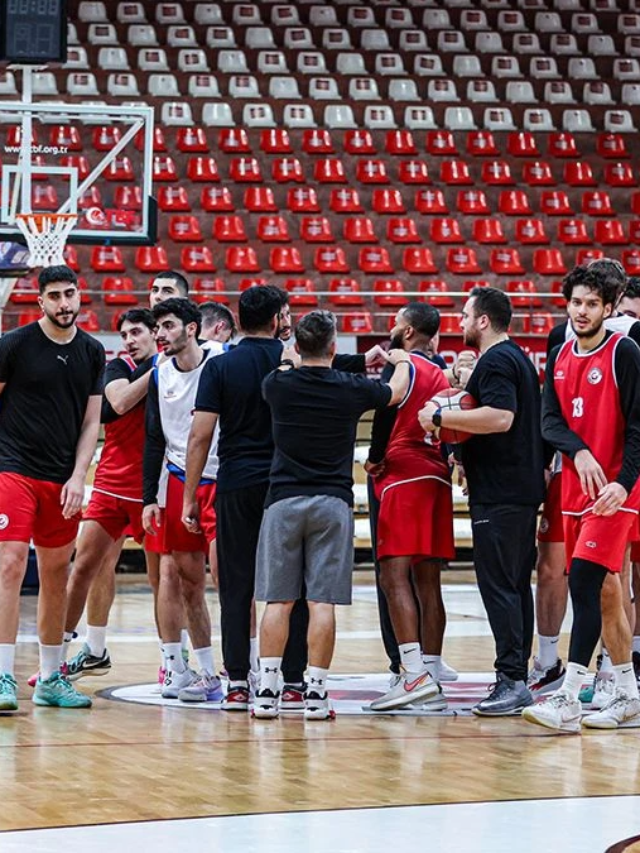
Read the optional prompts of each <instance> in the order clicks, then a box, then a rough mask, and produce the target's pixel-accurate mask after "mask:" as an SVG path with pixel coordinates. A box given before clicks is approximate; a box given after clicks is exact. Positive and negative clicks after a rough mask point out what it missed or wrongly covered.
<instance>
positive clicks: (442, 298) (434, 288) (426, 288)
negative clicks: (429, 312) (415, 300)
mask: <svg viewBox="0 0 640 853" xmlns="http://www.w3.org/2000/svg"><path fill="white" fill-rule="evenodd" d="M418 290H419V291H420V293H422V294H423V295H422V296H421V297H420V298H421V300H422V301H423V302H428V303H429V304H430V305H433V306H434V307H436V308H453V307H454V305H455V304H456V302H455V299H454V298H453V296H450V295H449V286H448V285H447V282H446V281H441V280H438V281H436V280H435V279H425V280H424V281H421V282H420V284H419V285H418Z"/></svg>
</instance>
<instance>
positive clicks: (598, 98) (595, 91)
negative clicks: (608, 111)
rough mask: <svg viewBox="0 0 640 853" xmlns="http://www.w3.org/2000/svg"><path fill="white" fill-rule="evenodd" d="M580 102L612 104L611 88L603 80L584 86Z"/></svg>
mask: <svg viewBox="0 0 640 853" xmlns="http://www.w3.org/2000/svg"><path fill="white" fill-rule="evenodd" d="M582 100H583V101H584V102H585V104H613V103H615V101H614V100H613V98H612V97H611V87H610V86H609V84H608V83H605V82H604V81H603V80H594V81H590V82H588V83H585V84H584V88H583V90H582Z"/></svg>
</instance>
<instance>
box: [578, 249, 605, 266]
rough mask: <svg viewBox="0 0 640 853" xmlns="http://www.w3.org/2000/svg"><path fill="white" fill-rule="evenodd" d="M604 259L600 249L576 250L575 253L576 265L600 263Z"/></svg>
mask: <svg viewBox="0 0 640 853" xmlns="http://www.w3.org/2000/svg"><path fill="white" fill-rule="evenodd" d="M602 258H604V252H603V250H602V249H578V251H577V252H576V265H577V266H584V265H585V264H590V263H591V261H600V260H602Z"/></svg>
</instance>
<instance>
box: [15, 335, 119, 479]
mask: <svg viewBox="0 0 640 853" xmlns="http://www.w3.org/2000/svg"><path fill="white" fill-rule="evenodd" d="M104 363H105V355H104V349H103V347H102V344H101V343H99V341H97V340H96V339H95V338H92V337H91V335H88V334H87V333H86V332H83V331H82V329H78V330H77V331H76V335H75V337H74V338H73V340H72V341H71V342H70V343H68V344H56V343H54V342H53V341H52V340H50V339H49V338H48V337H47V336H46V335H45V333H44V332H43V331H42V329H41V328H40V324H39V323H30V324H29V325H28V326H23V327H22V328H21V329H15V330H14V331H12V332H9V333H8V334H6V335H4V336H3V337H2V339H0V382H2V383H6V387H5V389H4V391H3V392H2V396H1V397H0V403H1V406H0V471H10V472H13V473H17V474H23V475H24V476H26V477H33V478H34V479H36V480H47V481H49V482H52V483H65V482H66V481H67V480H68V479H69V477H70V476H71V474H72V473H73V468H74V466H75V457H76V446H77V443H78V439H79V437H80V430H81V427H82V422H83V420H84V416H85V413H86V409H87V403H88V401H89V397H91V396H94V395H96V394H101V393H102V372H103V369H104Z"/></svg>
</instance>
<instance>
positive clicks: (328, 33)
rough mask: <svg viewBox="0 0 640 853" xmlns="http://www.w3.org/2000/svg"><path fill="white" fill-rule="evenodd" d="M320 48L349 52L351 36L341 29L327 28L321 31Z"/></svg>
mask: <svg viewBox="0 0 640 853" xmlns="http://www.w3.org/2000/svg"><path fill="white" fill-rule="evenodd" d="M322 47H323V48H324V49H325V50H350V49H351V47H353V45H352V44H351V36H350V35H349V31H348V30H345V29H342V28H341V27H327V29H326V30H323V31H322Z"/></svg>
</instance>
